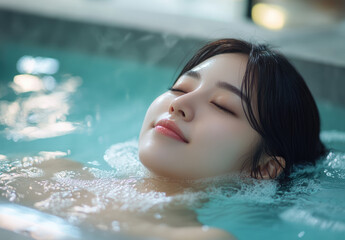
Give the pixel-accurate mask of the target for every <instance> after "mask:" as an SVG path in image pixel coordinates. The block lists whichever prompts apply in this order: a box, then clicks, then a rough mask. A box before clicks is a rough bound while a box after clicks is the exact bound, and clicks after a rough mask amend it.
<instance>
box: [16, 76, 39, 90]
mask: <svg viewBox="0 0 345 240" xmlns="http://www.w3.org/2000/svg"><path fill="white" fill-rule="evenodd" d="M11 87H12V88H13V90H14V91H16V92H17V93H23V92H37V91H41V90H43V89H44V85H43V82H42V80H41V79H40V78H38V77H36V76H33V75H29V74H21V75H17V76H15V77H14V79H13V84H11Z"/></svg>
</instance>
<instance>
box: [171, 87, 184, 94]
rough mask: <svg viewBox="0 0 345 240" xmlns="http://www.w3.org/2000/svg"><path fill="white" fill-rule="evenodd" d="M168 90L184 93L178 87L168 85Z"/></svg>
mask: <svg viewBox="0 0 345 240" xmlns="http://www.w3.org/2000/svg"><path fill="white" fill-rule="evenodd" d="M168 90H170V91H173V92H182V93H186V92H185V91H183V90H181V89H178V88H173V87H169V88H168Z"/></svg>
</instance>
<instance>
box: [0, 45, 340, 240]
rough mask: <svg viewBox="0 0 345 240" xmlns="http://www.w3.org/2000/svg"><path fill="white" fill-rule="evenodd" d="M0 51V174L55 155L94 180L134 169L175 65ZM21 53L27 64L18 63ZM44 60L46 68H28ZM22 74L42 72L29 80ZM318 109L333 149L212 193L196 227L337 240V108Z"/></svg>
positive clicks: (249, 235)
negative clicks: (307, 162) (290, 177)
mask: <svg viewBox="0 0 345 240" xmlns="http://www.w3.org/2000/svg"><path fill="white" fill-rule="evenodd" d="M0 53H1V54H0V69H1V71H0V131H1V135H0V164H1V165H0V166H1V167H0V169H2V171H3V172H5V171H6V166H7V165H6V164H8V163H10V162H16V161H23V159H29V160H30V159H36V158H38V157H41V158H46V157H48V158H49V157H54V156H56V157H67V158H69V159H73V160H75V161H78V162H81V163H83V164H84V165H85V166H88V167H89V168H90V169H93V170H94V171H98V170H99V172H100V173H101V174H100V175H102V174H103V173H108V172H109V171H113V170H114V169H115V170H116V171H117V172H116V173H115V175H116V176H123V175H126V174H130V175H135V174H138V175H140V174H141V173H142V171H143V169H142V166H140V164H139V163H138V162H137V160H138V159H137V157H136V144H137V142H136V139H137V136H138V134H139V131H140V127H141V123H142V120H143V118H144V115H145V111H146V109H147V107H148V106H149V104H150V103H151V102H152V100H153V99H154V98H155V97H156V96H158V95H159V94H160V93H162V92H164V91H165V90H166V88H167V87H168V86H169V84H170V83H172V82H173V80H174V77H175V76H176V70H177V66H168V65H160V64H153V63H149V62H148V63H145V62H142V61H138V60H136V59H130V58H128V59H117V58H116V57H112V58H111V57H105V56H99V55H90V54H86V53H82V52H77V51H75V52H73V51H66V50H63V49H46V48H44V47H37V46H30V45H23V44H18V43H12V44H10V43H5V44H2V45H1V47H0ZM23 56H27V57H26V58H25V59H26V61H27V62H26V64H24V65H23V66H21V65H20V64H19V63H18V60H19V59H23V58H22V57H23ZM32 57H35V58H34V60H33V58H32ZM37 57H43V58H40V59H38V58H37ZM47 58H51V59H54V61H53V63H54V64H55V65H54V64H52V61H51V60H49V59H48V60H47ZM28 59H29V60H28ZM30 59H31V60H30ZM35 61H36V62H39V61H41V62H40V64H36V65H35ZM48 63H50V64H51V65H52V66H50V67H51V69H50V70H49V64H48ZM56 63H58V69H57V68H56ZM44 64H47V69H37V65H44ZM54 66H55V70H57V72H56V73H55V72H54V71H53V70H54V69H53V70H52V68H54ZM22 68H24V69H26V71H27V72H30V71H31V72H32V71H38V72H39V71H41V72H40V73H37V74H34V76H37V78H35V77H34V78H32V77H31V78H30V76H28V75H25V71H24V72H22V73H20V72H19V70H20V69H22ZM20 74H21V75H20ZM15 76H17V77H16V78H14V77H15ZM14 79H15V81H14ZM25 81H26V82H31V84H29V85H25ZM30 89H31V90H30ZM318 106H319V109H320V113H321V116H322V133H321V137H322V139H323V140H324V141H325V143H326V145H327V146H328V147H330V148H332V151H331V152H330V153H329V155H328V156H327V158H325V159H322V160H320V161H319V163H318V164H317V166H316V167H308V168H304V169H300V170H298V171H296V173H295V176H294V177H295V180H294V181H293V182H291V183H290V184H289V185H287V186H278V185H277V183H276V182H274V181H264V182H260V181H254V182H253V184H250V185H248V184H245V183H238V184H237V185H225V186H223V187H217V188H212V189H210V190H209V192H208V197H209V198H210V201H209V202H207V203H206V204H204V205H203V206H202V207H200V206H198V207H195V208H196V212H197V214H198V219H199V221H200V222H202V223H204V224H207V225H210V226H215V227H220V228H223V229H225V230H228V231H230V232H231V233H233V234H234V235H235V236H237V237H238V238H239V239H253V238H255V239H277V238H278V239H343V238H344V237H343V236H345V203H344V201H343V200H344V197H345V124H344V122H345V109H343V108H341V107H337V106H333V105H332V104H329V103H327V102H318ZM119 159H120V160H121V161H119ZM0 176H1V175H0ZM85 186H86V187H87V185H85ZM147 197H148V199H149V196H147ZM0 200H2V201H3V204H5V203H7V202H8V201H9V200H11V198H10V197H8V196H7V197H4V196H1V197H0ZM164 201H165V199H164V198H163V197H162V201H161V203H162V204H163V203H164ZM14 202H15V201H14ZM147 203H149V201H148V202H147ZM0 206H2V205H1V204H0ZM191 206H192V207H193V204H192V205H191ZM142 207H143V206H142ZM149 207H150V205H149V204H148V205H146V208H149ZM23 211H24V210H23Z"/></svg>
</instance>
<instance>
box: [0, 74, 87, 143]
mask: <svg viewBox="0 0 345 240" xmlns="http://www.w3.org/2000/svg"><path fill="white" fill-rule="evenodd" d="M45 81H46V83H45ZM81 83H82V81H81V79H80V78H77V77H70V78H68V79H67V80H65V81H63V82H61V83H55V82H53V83H52V77H45V78H43V79H42V78H40V77H38V76H34V75H27V74H25V75H17V76H15V77H14V81H13V82H12V83H11V84H10V87H11V88H12V89H13V90H14V91H15V92H16V94H17V97H16V99H15V100H14V101H0V124H1V125H3V127H4V130H2V133H3V134H5V135H6V138H7V139H8V140H13V141H18V140H27V141H28V140H35V139H42V138H51V137H56V136H61V135H65V134H69V133H72V132H74V131H75V130H76V129H77V128H78V125H79V123H78V122H71V121H68V120H67V116H68V114H69V110H70V103H69V98H70V96H71V95H72V94H73V93H74V92H76V91H77V89H78V87H79V86H80V85H81ZM53 85H54V91H53V92H51V91H50V89H49V88H51V87H52V86H53ZM45 86H48V89H49V90H48V89H47V88H46V87H45ZM26 92H27V93H26ZM23 93H26V95H24V94H23Z"/></svg>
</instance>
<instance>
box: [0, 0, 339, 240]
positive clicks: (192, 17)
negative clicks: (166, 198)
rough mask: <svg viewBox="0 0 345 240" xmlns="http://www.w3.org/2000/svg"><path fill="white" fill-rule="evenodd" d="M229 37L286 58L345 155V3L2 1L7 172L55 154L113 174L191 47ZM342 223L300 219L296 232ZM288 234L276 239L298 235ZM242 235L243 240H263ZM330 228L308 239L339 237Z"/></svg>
mask: <svg viewBox="0 0 345 240" xmlns="http://www.w3.org/2000/svg"><path fill="white" fill-rule="evenodd" d="M223 37H228V38H242V39H244V40H249V41H253V42H260V43H268V44H270V45H272V46H273V47H274V48H276V49H278V50H280V51H282V52H283V53H284V54H285V55H286V56H287V57H288V59H289V60H290V61H291V62H292V64H293V65H294V66H295V67H296V68H297V70H298V71H299V72H300V73H301V74H302V76H303V77H304V79H305V81H306V83H307V85H308V86H309V88H310V90H311V92H312V94H313V96H314V97H315V99H316V102H317V105H318V108H319V111H320V115H321V130H322V132H321V139H322V140H323V141H324V142H325V144H326V145H327V147H329V148H334V149H336V150H340V151H342V152H344V151H345V94H344V90H345V0H0V174H1V171H3V170H5V171H6V166H7V165H6V164H3V163H6V161H7V160H8V161H12V160H18V159H19V160H23V161H24V162H25V161H35V160H37V159H42V158H55V157H66V158H69V159H72V160H74V161H79V162H81V163H82V164H84V165H86V166H88V167H90V168H94V169H95V170H99V169H102V170H109V171H112V170H113V166H109V164H108V163H107V161H105V159H104V158H105V157H104V156H105V152H106V151H107V149H109V147H110V146H112V145H113V144H115V143H119V142H121V143H123V142H125V141H128V140H131V139H137V137H138V135H139V131H140V129H141V124H142V120H143V119H144V116H145V113H146V110H147V108H148V106H149V105H150V103H151V102H152V101H153V100H154V99H155V98H156V97H157V96H158V95H159V94H161V93H163V92H164V91H166V90H167V88H168V87H169V86H170V84H171V83H172V82H173V81H174V80H175V78H176V77H177V75H178V73H179V71H180V70H181V68H182V67H183V66H184V64H185V63H186V61H187V60H188V59H189V58H190V57H191V56H192V55H193V54H194V53H195V51H196V50H198V49H199V48H200V47H201V46H203V45H204V44H205V43H206V42H208V41H210V40H215V39H217V38H223ZM125 150H126V149H125ZM127 150H128V149H127ZM134 155H135V154H132V155H128V151H127V152H126V151H123V153H122V155H121V154H120V155H119V156H118V157H119V158H121V157H123V158H133V156H134ZM342 156H343V155H342ZM339 159H340V158H339ZM334 162H335V161H334ZM341 163H343V162H341V161H340V160H339V161H338V163H337V164H338V165H339V166H340V164H341ZM338 165H337V166H338ZM341 166H342V168H344V167H343V166H344V165H341ZM337 169H338V168H335V169H334V171H335V174H339V176H340V174H342V173H343V172H341V171H340V170H339V173H337V172H336V171H338V170H337ZM325 174H327V176H331V177H332V178H334V176H333V175H329V174H330V173H329V172H328V173H326V172H325ZM342 178H343V176H342ZM338 179H339V178H334V179H333V180H334V181H338ZM337 186H339V185H337ZM334 191H335V192H336V193H337V194H338V195H339V196H340V195H341V192H339V191H338V189H335V190H334ZM332 194H333V192H332ZM332 194H331V195H332ZM332 196H333V195H332ZM1 197H2V196H0V200H1ZM327 201H328V198H327ZM317 204H318V205H319V203H317ZM334 205H335V206H336V207H339V206H338V204H334ZM259 207H260V206H259ZM230 209H231V208H230ZM246 209H247V208H246ZM262 209H264V208H262ZM262 209H261V210H262ZM322 209H324V208H322ZM331 209H333V210H334V212H337V213H338V208H331ZM246 211H247V210H246ZM326 211H327V212H331V213H332V211H329V210H328V209H325V212H326ZM222 212H223V210H222ZM253 212H254V213H256V211H253ZM293 215H298V214H295V212H293ZM318 215H320V216H321V215H322V216H323V215H325V214H324V213H322V214H318ZM335 215H336V216H334V217H333V218H330V219H331V220H329V221H328V220H326V222H324V221H323V220H322V221H321V220H320V221H319V220H318V221H319V222H318V221H316V220H315V219H318V218H314V216H312V218H309V222H308V221H305V220H304V218H300V220H298V221H297V223H296V229H300V226H304V225H303V224H305V223H307V224H308V223H310V222H313V223H314V222H316V226H319V225H320V226H321V227H320V228H322V226H323V225H325V224H326V225H327V226H328V225H329V224H328V223H332V224H333V223H337V221H339V219H338V216H337V214H335ZM229 216H230V217H231V219H235V220H234V221H237V220H238V219H241V217H242V216H241V214H239V215H237V216H236V215H235V217H234V215H229ZM297 217H298V216H297ZM265 218H266V217H265ZM288 218H291V217H290V215H289V217H288ZM219 219H220V220H219V221H222V222H224V223H226V222H231V219H228V220H229V221H228V220H227V221H223V220H224V219H223V218H219ZM310 219H311V220H310ZM274 222H276V219H274ZM255 224H259V225H260V224H261V220H260V221H256V222H255V223H254V222H251V224H250V225H251V226H254V227H255V226H256V225H255ZM332 224H331V225H332ZM229 226H230V225H229ZM289 226H290V225H289V224H286V225H284V227H280V226H279V228H277V234H281V233H283V235H284V236H285V237H286V239H300V238H301V237H302V236H303V234H304V232H300V231H301V229H300V230H298V231H297V230H296V231H297V232H296V231H295V230H294V231H291V228H289ZM334 226H335V225H334ZM339 226H340V225H339ZM341 226H343V225H341ZM242 227H243V232H242V233H241V234H243V236H246V235H248V236H249V235H250V236H249V237H248V239H252V238H253V236H252V235H251V234H253V233H255V234H257V232H256V231H248V225H247V223H246V224H244V225H243V226H242ZM269 227H271V222H270V225H267V227H264V228H260V229H263V230H262V231H264V232H265V233H262V235H261V236H262V239H270V238H271V236H272V233H271V231H267V229H269ZM265 229H266V230H265ZM230 230H231V229H230ZM322 230H324V229H322ZM331 230H332V229H331ZM331 230H329V229H328V230H327V231H323V232H320V231H316V230H315V229H314V228H312V229H310V231H309V232H308V234H309V233H312V234H313V235H308V234H307V237H309V238H308V239H316V238H320V239H339V236H340V235H341V234H343V231H341V232H333V231H331ZM300 233H302V235H300ZM0 234H3V232H1V230H0ZM5 234H8V233H5ZM297 234H298V235H297ZM322 234H323V235H322ZM1 236H3V235H1ZM241 236H242V235H241ZM258 236H260V235H258ZM341 236H342V235H341ZM256 237H257V236H256ZM297 237H298V238H297ZM12 239H20V238H18V236H17V235H15V236H13V238H12ZM83 239H84V238H83Z"/></svg>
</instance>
